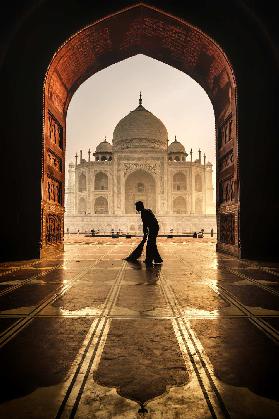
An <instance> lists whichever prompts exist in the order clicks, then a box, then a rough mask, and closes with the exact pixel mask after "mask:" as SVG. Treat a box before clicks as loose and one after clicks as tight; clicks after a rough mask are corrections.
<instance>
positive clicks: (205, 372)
mask: <svg viewBox="0 0 279 419" xmlns="http://www.w3.org/2000/svg"><path fill="white" fill-rule="evenodd" d="M81 240H82V238H81V239H80V241H81ZM138 241H139V239H132V240H128V239H125V238H123V239H109V238H107V239H105V238H104V239H97V238H95V239H94V238H92V239H87V243H78V242H76V243H69V244H66V245H65V252H64V253H63V254H60V255H57V256H56V257H53V258H50V259H44V260H41V261H37V260H36V261H27V262H21V263H10V264H2V265H0V347H1V349H0V359H1V370H0V373H1V386H2V390H1V392H0V398H1V404H0V417H1V419H2V418H3V419H8V418H12V419H22V418H24V419H25V418H26V419H41V418H84V419H85V418H137V417H145V418H156V419H157V418H158V419H159V418H199V419H203V418H230V417H231V418H239V419H245V418H249V419H250V418H264V419H266V418H268V419H269V418H278V417H279V403H278V400H279V385H278V382H279V380H278V377H279V362H278V359H279V357H278V355H279V351H278V342H279V265H274V264H267V263H255V262H249V261H239V260H237V259H234V258H232V257H230V256H227V255H222V254H216V252H215V243H214V241H213V240H211V239H184V240H182V239H180V240H175V239H173V240H172V239H160V240H159V248H160V253H161V255H162V257H163V258H164V263H163V265H162V266H160V265H157V266H156V267H153V268H149V269H147V268H146V267H145V264H144V263H143V262H139V263H138V264H131V263H127V262H126V261H124V260H123V258H124V257H125V256H127V255H128V254H129V252H130V250H131V249H132V248H134V247H135V245H136V243H137V242H138ZM183 241H184V243H183Z"/></svg>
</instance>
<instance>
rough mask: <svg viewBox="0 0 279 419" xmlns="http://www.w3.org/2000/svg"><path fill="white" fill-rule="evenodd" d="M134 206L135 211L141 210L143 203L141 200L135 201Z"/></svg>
mask: <svg viewBox="0 0 279 419" xmlns="http://www.w3.org/2000/svg"><path fill="white" fill-rule="evenodd" d="M135 206H136V210H137V211H142V210H143V209H144V205H143V202H142V201H137V202H136V203H135Z"/></svg>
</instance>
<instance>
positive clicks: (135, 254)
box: [126, 236, 147, 262]
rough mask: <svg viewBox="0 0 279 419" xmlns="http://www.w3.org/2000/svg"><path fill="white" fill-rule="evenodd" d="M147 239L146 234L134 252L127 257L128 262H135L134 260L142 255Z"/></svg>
mask: <svg viewBox="0 0 279 419" xmlns="http://www.w3.org/2000/svg"><path fill="white" fill-rule="evenodd" d="M146 240H147V237H146V236H144V237H143V239H142V241H141V242H140V244H139V245H138V246H137V247H136V248H135V250H133V251H132V253H130V255H129V256H128V257H126V260H127V261H128V262H133V261H135V260H137V259H138V258H139V257H141V254H142V251H143V247H144V243H145V242H146Z"/></svg>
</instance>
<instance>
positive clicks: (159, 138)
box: [112, 98, 168, 150]
mask: <svg viewBox="0 0 279 419" xmlns="http://www.w3.org/2000/svg"><path fill="white" fill-rule="evenodd" d="M141 102H142V101H141V98H140V104H139V106H138V107H137V108H136V109H135V110H134V111H131V112H130V113H129V114H128V115H126V116H125V117H124V118H123V119H121V120H120V121H119V122H118V124H117V125H116V127H115V129H114V132H113V140H112V143H113V146H114V148H115V149H116V150H124V149H131V148H132V149H135V148H138V149H140V150H142V149H144V148H149V149H156V150H167V146H168V145H167V144H168V132H167V129H166V127H165V125H164V124H163V122H162V121H160V119H159V118H157V117H156V116H155V115H153V114H152V113H151V112H149V111H148V110H146V109H145V108H144V107H143V106H142V104H141Z"/></svg>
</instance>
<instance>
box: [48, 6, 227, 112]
mask: <svg viewBox="0 0 279 419" xmlns="http://www.w3.org/2000/svg"><path fill="white" fill-rule="evenodd" d="M136 54H144V55H147V56H149V57H152V58H155V59H157V60H159V61H162V62H164V63H166V64H169V65H171V66H173V67H174V68H177V69H178V70H181V71H183V72H185V73H186V74H188V75H189V76H190V77H192V78H193V79H194V80H196V81H197V82H198V83H199V84H200V85H201V86H202V87H203V88H204V90H205V91H206V92H207V94H208V96H209V97H210V99H211V101H212V104H213V107H214V111H215V115H216V118H217V119H219V120H222V119H223V118H225V117H226V115H227V114H228V113H229V112H230V111H231V109H230V106H231V103H232V101H231V99H232V98H231V95H232V94H233V92H234V89H235V80H234V75H233V73H232V70H231V67H230V64H229V62H228V60H227V58H226V56H225V54H224V53H223V51H222V50H221V49H220V47H219V46H218V45H216V43H215V42H214V41H213V40H211V39H210V38H209V37H207V36H206V35H205V34H203V33H202V32H200V31H199V30H198V29H196V28H194V27H192V26H191V25H189V24H187V23H185V22H182V21H181V20H178V19H176V18H174V17H172V16H169V15H167V14H165V13H163V12H160V11H158V10H155V9H153V8H151V7H149V6H146V5H143V4H140V5H137V6H134V7H132V8H129V9H126V10H124V11H121V12H119V13H117V14H115V15H112V16H109V17H107V18H105V19H103V20H101V21H99V22H97V23H95V24H93V25H91V26H88V27H87V28H85V29H83V30H81V31H80V32H78V33H77V34H75V35H73V37H72V38H70V39H69V40H68V41H67V42H65V44H64V45H63V46H62V47H61V48H60V49H59V51H58V52H57V53H56V55H55V56H54V58H53V60H52V62H51V65H50V67H49V71H48V74H47V78H46V83H45V93H46V100H47V102H48V105H49V106H50V107H51V108H52V109H54V111H55V113H56V115H57V116H59V115H61V117H64V116H65V114H66V112H67V108H68V104H69V102H70V100H71V97H72V95H73V94H74V92H75V91H76V90H77V89H78V87H79V86H80V85H81V84H82V83H83V82H84V81H85V80H86V79H87V78H89V77H90V76H92V75H93V74H95V73H96V72H98V71H100V70H102V69H104V68H105V67H107V66H109V65H112V64H114V63H116V62H119V61H121V60H123V59H126V58H128V57H131V56H133V55H136Z"/></svg>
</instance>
